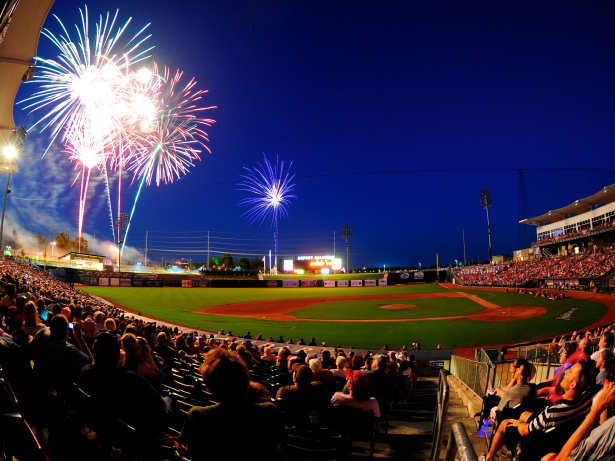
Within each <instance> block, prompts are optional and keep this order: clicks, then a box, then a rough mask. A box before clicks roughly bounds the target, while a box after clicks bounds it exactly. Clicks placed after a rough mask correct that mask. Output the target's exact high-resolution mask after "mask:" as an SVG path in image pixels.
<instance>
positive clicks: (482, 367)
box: [450, 355, 490, 398]
mask: <svg viewBox="0 0 615 461" xmlns="http://www.w3.org/2000/svg"><path fill="white" fill-rule="evenodd" d="M450 372H451V374H452V375H454V376H455V377H457V378H458V379H459V380H460V381H461V382H462V383H464V384H465V385H466V386H468V388H469V389H470V390H471V391H472V392H474V393H475V394H476V395H477V396H478V397H481V398H482V396H483V395H485V392H486V391H487V387H488V382H489V373H490V368H489V365H488V364H487V363H484V362H476V361H474V360H469V359H465V358H463V357H458V356H456V355H453V356H452V357H451V369H450Z"/></svg>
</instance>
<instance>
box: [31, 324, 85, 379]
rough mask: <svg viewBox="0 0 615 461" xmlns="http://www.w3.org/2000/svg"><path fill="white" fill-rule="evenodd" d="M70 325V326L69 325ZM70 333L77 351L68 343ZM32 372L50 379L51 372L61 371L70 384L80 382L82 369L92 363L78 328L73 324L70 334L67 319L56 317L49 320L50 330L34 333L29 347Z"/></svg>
mask: <svg viewBox="0 0 615 461" xmlns="http://www.w3.org/2000/svg"><path fill="white" fill-rule="evenodd" d="M71 325H72V324H71ZM69 332H71V333H73V337H74V339H75V340H76V341H77V343H78V344H79V346H80V347H75V346H73V345H72V344H70V343H69V342H68V339H69ZM31 351H32V356H33V358H34V369H35V371H37V372H38V373H40V375H41V376H44V375H47V376H49V372H50V371H54V370H57V371H60V372H62V373H63V374H64V375H66V377H68V378H69V379H71V380H72V381H77V380H78V379H79V374H80V373H81V370H82V369H83V367H85V366H86V365H88V364H89V363H91V362H92V357H91V355H90V350H89V348H88V346H87V345H86V344H85V342H84V341H83V338H82V337H81V331H80V330H79V326H78V325H77V324H74V329H73V330H70V328H69V323H68V320H67V319H66V317H65V316H64V315H62V314H57V315H55V316H54V317H53V319H51V322H50V325H49V329H48V330H47V329H43V330H41V331H39V332H38V333H37V335H36V336H35V337H34V339H33V340H32V343H31Z"/></svg>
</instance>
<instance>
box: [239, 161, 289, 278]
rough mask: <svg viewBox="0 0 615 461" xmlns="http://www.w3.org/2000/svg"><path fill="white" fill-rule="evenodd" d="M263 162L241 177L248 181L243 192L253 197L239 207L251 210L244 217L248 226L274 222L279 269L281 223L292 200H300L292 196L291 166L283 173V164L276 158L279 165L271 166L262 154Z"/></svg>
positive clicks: (245, 200) (243, 201)
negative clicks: (279, 232) (245, 206)
mask: <svg viewBox="0 0 615 461" xmlns="http://www.w3.org/2000/svg"><path fill="white" fill-rule="evenodd" d="M263 158H264V162H263V164H262V165H261V163H260V162H257V167H255V168H247V167H244V169H245V170H246V171H247V172H248V173H247V174H245V175H241V177H242V178H243V179H244V180H245V181H243V182H241V183H239V184H238V186H239V189H237V190H240V191H245V192H249V193H250V194H252V195H253V196H252V197H248V198H244V199H242V200H240V201H239V204H240V205H247V206H249V207H250V208H248V210H247V211H246V212H245V213H243V214H242V215H241V216H245V217H246V218H247V220H248V225H249V226H251V225H253V224H257V225H258V227H260V226H261V225H262V224H263V222H265V220H271V227H273V229H274V231H273V240H274V249H275V267H277V265H278V221H279V220H280V219H283V218H286V217H287V216H288V210H287V207H288V206H290V205H291V202H290V200H291V199H296V198H297V196H296V195H294V194H292V192H293V189H294V187H295V185H294V184H292V182H291V181H292V180H293V178H294V177H295V176H294V175H292V176H291V175H290V168H291V167H292V165H293V164H292V163H291V164H290V165H288V169H287V170H286V171H284V162H281V163H280V159H279V158H278V157H277V156H276V163H275V165H272V164H271V163H269V160H268V159H267V156H266V155H265V154H263Z"/></svg>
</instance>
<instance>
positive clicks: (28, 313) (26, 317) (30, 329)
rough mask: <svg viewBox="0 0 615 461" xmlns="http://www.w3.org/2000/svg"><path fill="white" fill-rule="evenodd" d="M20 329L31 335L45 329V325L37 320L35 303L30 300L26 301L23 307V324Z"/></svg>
mask: <svg viewBox="0 0 615 461" xmlns="http://www.w3.org/2000/svg"><path fill="white" fill-rule="evenodd" d="M21 329H22V330H23V331H24V333H26V334H27V335H30V336H32V337H34V336H36V334H37V333H38V332H39V331H41V330H44V329H45V325H43V324H41V322H40V320H39V315H38V311H37V309H36V305H35V304H34V303H33V302H32V301H28V302H27V303H26V305H25V306H24V308H23V324H22V325H21Z"/></svg>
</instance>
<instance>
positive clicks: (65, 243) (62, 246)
mask: <svg viewBox="0 0 615 461" xmlns="http://www.w3.org/2000/svg"><path fill="white" fill-rule="evenodd" d="M56 243H57V246H58V249H59V250H70V248H71V244H72V242H71V240H70V237H69V236H68V234H67V233H65V232H60V233H59V234H58V235H56Z"/></svg>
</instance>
